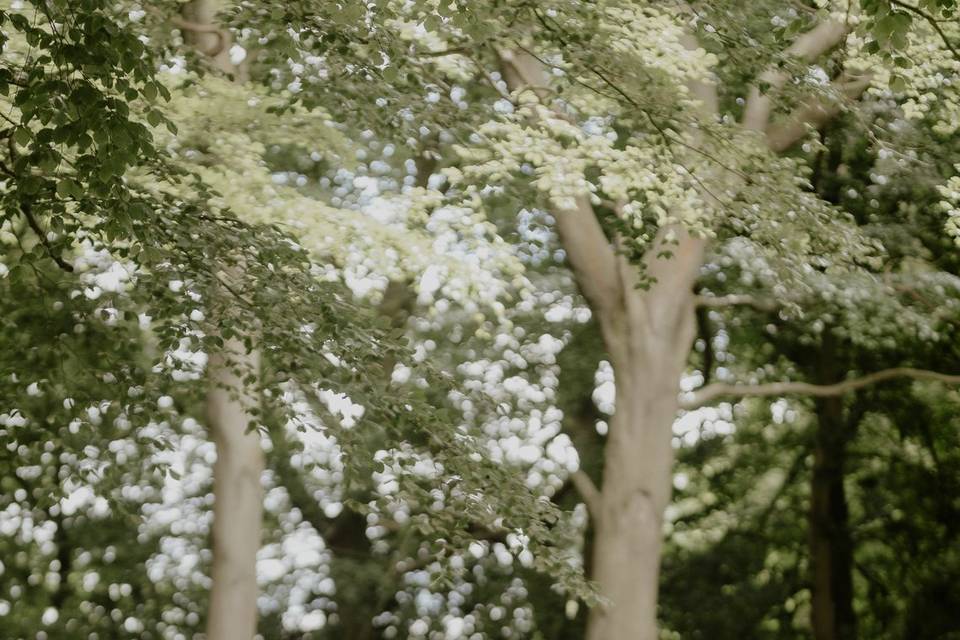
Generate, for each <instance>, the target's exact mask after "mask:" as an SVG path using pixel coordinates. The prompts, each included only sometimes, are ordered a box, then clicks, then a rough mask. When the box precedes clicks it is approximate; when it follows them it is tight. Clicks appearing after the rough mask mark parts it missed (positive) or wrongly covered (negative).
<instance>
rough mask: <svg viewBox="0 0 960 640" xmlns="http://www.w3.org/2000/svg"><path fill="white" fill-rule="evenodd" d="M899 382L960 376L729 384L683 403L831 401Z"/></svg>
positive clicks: (893, 373)
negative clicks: (764, 399)
mask: <svg viewBox="0 0 960 640" xmlns="http://www.w3.org/2000/svg"><path fill="white" fill-rule="evenodd" d="M895 378H912V379H914V380H933V381H936V382H944V383H946V384H960V375H954V374H949V373H940V372H938V371H929V370H927V369H913V368H910V367H894V368H892V369H883V370H881V371H876V372H874V373H870V374H867V375H865V376H862V377H860V378H851V379H849V380H844V381H842V382H836V383H833V384H811V383H809V382H771V383H768V384H727V383H724V382H717V383H714V384H708V385H706V386H704V387H700V388H699V389H698V390H696V391H694V392H692V393H690V394H689V395H688V396H687V397H686V398H685V399H683V400H682V401H681V402H680V407H681V408H682V409H686V410H688V411H689V410H691V409H698V408H700V407H703V406H706V405H708V404H710V403H711V402H714V401H716V400H719V399H720V398H725V397H731V398H747V397H753V398H759V397H771V396H773V397H779V396H786V395H807V396H814V397H818V398H828V397H832V396H839V395H843V394H844V393H848V392H850V391H856V390H857V389H862V388H863V387H868V386H870V385H874V384H877V383H880V382H885V381H887V380H893V379H895Z"/></svg>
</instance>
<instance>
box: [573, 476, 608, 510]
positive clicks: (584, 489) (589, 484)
mask: <svg viewBox="0 0 960 640" xmlns="http://www.w3.org/2000/svg"><path fill="white" fill-rule="evenodd" d="M570 483H571V484H573V486H574V487H575V488H576V489H577V492H578V493H579V494H580V497H581V498H583V503H584V504H585V505H587V511H589V512H590V517H591V518H593V520H594V522H597V521H599V520H600V514H601V512H602V511H603V510H602V509H601V508H600V505H601V495H600V490H599V489H598V488H597V485H595V484H593V480H591V479H590V476H588V475H587V474H586V473H584V472H583V471H581V470H579V469H578V470H577V471H574V472H573V473H571V474H570Z"/></svg>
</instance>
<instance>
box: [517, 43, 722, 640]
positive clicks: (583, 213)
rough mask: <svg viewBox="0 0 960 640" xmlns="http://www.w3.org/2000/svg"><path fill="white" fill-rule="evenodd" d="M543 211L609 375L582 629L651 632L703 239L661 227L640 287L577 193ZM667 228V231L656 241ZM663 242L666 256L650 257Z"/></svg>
mask: <svg viewBox="0 0 960 640" xmlns="http://www.w3.org/2000/svg"><path fill="white" fill-rule="evenodd" d="M502 63H503V64H502V66H503V72H504V78H505V79H506V81H507V84H508V86H509V87H510V89H511V90H518V89H521V88H523V87H539V86H547V84H548V79H547V77H546V74H545V73H544V70H543V68H542V66H541V65H540V63H539V62H538V61H537V60H536V59H535V58H533V57H531V56H529V55H527V54H524V53H519V52H512V53H507V54H505V55H504V56H503V59H502ZM703 95H704V96H705V98H704V99H703V100H704V102H705V104H707V105H708V107H709V105H710V104H713V101H712V100H710V99H709V98H710V92H704V94H703ZM554 217H555V219H556V228H557V233H558V235H559V236H560V241H561V243H562V244H563V248H564V250H565V251H566V254H567V259H568V261H569V262H570V266H571V268H572V269H573V272H574V275H575V277H576V280H577V285H578V286H579V288H580V290H581V292H582V293H583V295H584V297H585V298H586V299H587V301H588V302H589V303H590V306H591V308H592V309H593V312H594V313H595V314H596V317H597V321H598V324H599V325H600V330H601V334H602V335H603V340H604V344H605V346H606V348H607V352H608V353H609V354H610V358H611V361H612V362H611V364H612V366H613V369H614V376H615V383H616V412H615V414H614V415H613V417H612V418H611V421H610V422H611V423H610V435H609V436H608V439H607V444H606V447H605V450H604V468H603V486H602V488H601V489H600V490H599V495H590V496H589V498H588V501H589V502H591V511H592V514H591V515H592V518H593V527H594V539H593V556H592V559H591V569H592V571H591V579H592V580H594V581H595V582H596V583H597V586H598V587H599V589H600V593H601V594H602V596H603V597H604V598H605V599H606V601H607V602H606V603H605V604H602V605H598V606H596V607H594V608H593V609H592V610H591V611H590V617H589V620H588V623H587V639H588V640H625V639H628V638H629V639H630V640H656V638H657V615H656V611H657V593H658V588H659V573H660V549H661V546H662V523H663V512H664V510H665V509H666V507H667V504H668V502H669V501H670V493H671V487H672V474H671V468H672V466H673V447H672V444H671V440H672V435H673V422H674V420H675V419H676V415H677V411H678V409H679V407H678V398H677V396H678V391H679V381H680V377H681V375H682V374H683V370H684V368H685V366H686V363H687V359H688V357H689V354H690V350H691V348H692V344H693V338H694V333H695V327H696V322H695V316H694V310H695V302H696V297H695V296H694V293H693V283H694V281H695V280H696V277H697V275H698V273H699V269H700V265H701V264H702V261H703V253H704V245H705V242H704V240H702V239H699V238H695V237H692V236H690V235H689V234H687V233H686V232H685V231H684V230H683V229H681V228H679V227H675V228H669V229H664V230H661V232H660V233H659V234H658V236H657V238H656V239H655V240H654V242H653V245H652V246H651V249H650V250H649V251H648V252H647V255H646V257H645V259H644V262H645V268H646V273H647V274H648V275H649V276H650V277H651V278H653V280H654V284H653V285H652V286H650V287H649V289H648V290H643V289H639V288H638V287H637V283H638V279H639V273H638V269H637V266H636V265H633V264H631V263H629V262H628V261H627V259H626V258H625V257H624V256H623V255H621V254H620V253H619V252H618V251H616V249H615V247H614V246H613V245H612V244H611V242H610V240H609V239H608V238H607V236H606V234H605V233H604V230H603V229H602V228H601V226H600V223H599V222H598V220H597V216H596V213H595V211H594V210H593V207H592V206H591V204H590V202H589V200H588V199H587V198H586V197H580V198H577V200H576V202H575V206H574V207H573V208H571V209H569V210H557V211H555V214H554ZM671 235H673V236H675V238H674V240H675V243H668V242H667V240H668V236H671ZM665 250H666V251H669V252H670V253H671V255H670V256H669V257H657V256H658V254H660V253H661V252H662V251H665ZM589 493H592V492H589Z"/></svg>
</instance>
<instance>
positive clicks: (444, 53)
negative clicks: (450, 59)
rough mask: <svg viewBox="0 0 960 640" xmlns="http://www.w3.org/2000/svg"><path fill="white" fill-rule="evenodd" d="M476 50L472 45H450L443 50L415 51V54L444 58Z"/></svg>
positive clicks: (421, 56) (424, 56)
mask: <svg viewBox="0 0 960 640" xmlns="http://www.w3.org/2000/svg"><path fill="white" fill-rule="evenodd" d="M473 50H474V48H473V47H472V46H470V47H467V46H463V47H450V48H449V49H443V50H441V51H415V52H414V54H413V55H415V56H417V57H419V58H443V57H445V56H454V55H460V54H464V55H465V54H467V53H471V52H472V51H473Z"/></svg>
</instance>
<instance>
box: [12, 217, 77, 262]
mask: <svg viewBox="0 0 960 640" xmlns="http://www.w3.org/2000/svg"><path fill="white" fill-rule="evenodd" d="M20 211H22V212H23V217H24V218H26V219H27V224H28V225H30V228H31V229H33V232H34V233H35V234H37V238H38V239H39V240H40V244H42V245H43V248H44V249H46V250H47V254H48V255H49V256H50V258H51V259H52V260H53V261H54V262H55V263H56V264H57V266H58V267H60V268H61V269H63V270H64V271H66V272H68V273H73V265H72V264H70V263H69V262H67V261H66V260H64V259H63V258H61V257H60V256H59V255H57V253H56V252H55V251H54V250H53V247H51V246H50V242H49V241H48V240H47V234H45V233H44V232H43V229H41V228H40V224H39V223H38V222H37V219H36V218H34V217H33V211H32V210H31V208H30V204H29V203H27V202H22V203H20Z"/></svg>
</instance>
